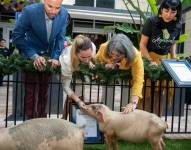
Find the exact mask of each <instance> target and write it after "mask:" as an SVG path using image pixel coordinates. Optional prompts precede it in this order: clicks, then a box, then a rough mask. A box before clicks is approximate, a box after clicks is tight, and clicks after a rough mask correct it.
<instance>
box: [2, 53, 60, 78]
mask: <svg viewBox="0 0 191 150" xmlns="http://www.w3.org/2000/svg"><path fill="white" fill-rule="evenodd" d="M45 59H46V67H45V69H44V70H43V71H41V72H46V73H53V74H59V73H60V72H61V70H60V67H59V68H53V67H51V63H50V62H49V61H48V60H49V58H48V57H45ZM17 71H28V72H39V71H38V70H36V69H35V68H34V67H33V63H32V61H31V60H29V59H26V58H24V57H22V56H21V55H19V54H13V55H11V56H10V57H4V56H2V55H0V74H3V75H6V74H13V73H15V72H17Z"/></svg>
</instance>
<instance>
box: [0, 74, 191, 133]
mask: <svg viewBox="0 0 191 150" xmlns="http://www.w3.org/2000/svg"><path fill="white" fill-rule="evenodd" d="M71 86H72V88H73V89H74V91H75V92H76V93H77V94H78V95H79V96H82V97H83V99H84V101H85V102H98V103H105V104H106V105H107V106H109V107H110V108H111V109H112V110H115V111H122V107H123V106H125V105H126V104H127V103H129V97H130V92H131V81H123V80H116V81H110V83H105V84H103V83H100V81H91V79H89V78H86V77H85V80H83V81H82V80H80V79H76V78H75V77H74V78H73V81H72V84H71ZM189 91H190V88H179V87H177V86H176V85H175V84H174V83H172V82H171V81H150V80H147V79H145V83H144V87H143V99H142V100H140V101H139V102H140V103H139V105H138V108H139V109H144V110H147V111H150V112H153V113H156V114H157V115H159V116H160V117H161V118H162V119H163V120H165V121H166V122H167V123H168V126H169V128H168V129H167V131H166V133H186V134H190V133H191V105H190V103H191V96H190V94H189V93H190V92H189ZM24 93H25V90H24V81H23V79H22V73H15V74H12V75H7V76H4V79H3V86H0V127H9V126H14V125H16V124H19V123H20V122H23V121H25V120H26V117H25V109H26V108H25V99H24ZM66 98H67V97H66V95H65V93H64V91H63V88H62V84H61V78H60V76H59V75H54V76H53V77H52V80H51V82H50V84H49V101H48V114H47V117H48V118H53V117H54V118H61V117H62V114H63V107H64V102H65V100H66Z"/></svg>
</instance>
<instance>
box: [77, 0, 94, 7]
mask: <svg viewBox="0 0 191 150" xmlns="http://www.w3.org/2000/svg"><path fill="white" fill-rule="evenodd" d="M75 5H76V6H90V7H94V0H76V3H75Z"/></svg>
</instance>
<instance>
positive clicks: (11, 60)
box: [0, 54, 191, 83]
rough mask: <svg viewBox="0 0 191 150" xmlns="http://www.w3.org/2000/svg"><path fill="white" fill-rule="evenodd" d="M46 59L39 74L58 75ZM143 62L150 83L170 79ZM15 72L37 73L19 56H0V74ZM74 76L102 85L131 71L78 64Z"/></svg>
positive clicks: (98, 65)
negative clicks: (44, 65) (86, 78)
mask: <svg viewBox="0 0 191 150" xmlns="http://www.w3.org/2000/svg"><path fill="white" fill-rule="evenodd" d="M45 58H46V68H45V70H43V71H41V72H46V73H53V74H60V73H61V69H60V67H59V68H52V67H51V64H50V62H49V61H48V60H49V58H48V57H45ZM185 60H186V61H187V62H188V63H189V64H191V56H190V57H186V58H185ZM143 62H144V75H145V76H144V77H145V79H150V80H152V81H156V80H169V79H171V77H170V76H169V74H168V73H167V72H166V70H165V69H164V67H163V66H162V65H157V66H156V65H152V64H151V63H150V62H149V61H148V60H146V59H143ZM17 71H28V72H39V71H37V70H35V69H34V67H33V64H32V61H30V60H28V59H25V58H24V57H22V56H21V55H19V54H14V55H11V56H10V57H7V58H5V57H3V56H2V55H0V74H3V75H6V74H13V73H15V72H17ZM74 75H75V76H78V77H80V78H81V79H84V75H86V76H88V77H89V78H90V79H91V80H98V81H100V82H102V83H107V82H111V81H114V80H116V79H122V80H128V79H131V70H119V69H117V68H116V69H113V70H112V69H108V68H105V65H104V64H100V63H99V64H96V65H95V67H94V68H93V69H89V67H88V66H87V65H84V64H80V71H78V72H75V73H74Z"/></svg>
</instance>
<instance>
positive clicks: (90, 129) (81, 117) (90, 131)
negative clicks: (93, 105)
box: [76, 109, 97, 137]
mask: <svg viewBox="0 0 191 150" xmlns="http://www.w3.org/2000/svg"><path fill="white" fill-rule="evenodd" d="M76 124H77V125H80V126H82V125H85V137H97V121H96V119H94V118H93V117H90V116H88V115H86V114H84V113H83V112H82V111H80V109H77V110H76Z"/></svg>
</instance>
